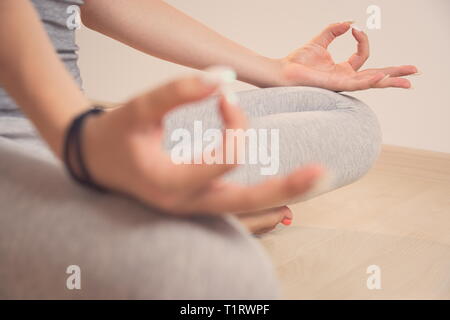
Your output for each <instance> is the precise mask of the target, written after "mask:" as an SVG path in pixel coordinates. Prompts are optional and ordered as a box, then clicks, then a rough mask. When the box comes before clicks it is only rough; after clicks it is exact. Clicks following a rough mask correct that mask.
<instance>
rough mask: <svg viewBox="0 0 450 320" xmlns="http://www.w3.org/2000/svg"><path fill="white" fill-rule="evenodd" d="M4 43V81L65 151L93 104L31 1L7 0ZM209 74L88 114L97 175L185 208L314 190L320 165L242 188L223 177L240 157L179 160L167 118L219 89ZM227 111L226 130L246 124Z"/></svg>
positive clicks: (231, 206)
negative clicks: (169, 144) (169, 143)
mask: <svg viewBox="0 0 450 320" xmlns="http://www.w3.org/2000/svg"><path fill="white" fill-rule="evenodd" d="M30 30H33V32H30ZM0 43H1V44H2V46H1V47H0V70H1V72H0V84H1V85H2V86H4V87H5V89H6V90H7V92H8V93H9V94H10V95H11V96H12V97H13V98H14V99H15V101H16V102H17V104H18V105H19V106H20V107H21V109H22V110H23V111H24V112H25V113H26V115H27V116H28V117H29V118H30V119H31V121H32V122H33V123H34V125H35V126H36V127H37V129H38V131H39V132H40V134H41V135H42V137H43V138H44V139H45V140H46V141H47V143H48V144H49V145H50V147H51V148H52V149H53V151H54V152H55V154H56V155H58V156H60V157H61V153H62V152H61V151H62V146H63V139H64V135H65V131H66V128H67V127H68V125H69V123H70V122H71V121H72V119H73V118H74V117H75V116H76V115H78V114H79V113H80V112H82V111H83V110H85V109H87V108H88V107H89V102H88V100H87V99H86V98H85V97H84V95H83V94H82V93H81V92H80V90H79V89H78V87H77V85H76V84H75V82H74V81H73V80H72V78H71V76H70V75H69V73H68V72H67V71H66V70H65V68H64V65H63V64H62V63H61V62H60V61H59V59H58V57H57V55H56V54H55V52H54V50H53V47H52V45H51V43H50V41H49V39H48V37H47V35H46V34H45V31H44V29H43V27H42V26H41V24H40V21H39V19H38V17H37V15H36V13H35V11H34V9H33V7H32V5H31V4H30V2H29V1H28V0H1V1H0ZM219 79H220V78H219ZM209 80H210V81H209V82H208V83H206V82H205V81H202V80H201V79H199V78H198V77H196V78H193V77H191V78H184V79H179V80H175V81H172V82H170V83H168V84H166V85H162V86H160V87H158V88H156V89H153V90H151V91H149V92H146V93H144V94H143V95H140V96H138V97H135V98H134V99H132V100H130V101H129V102H127V103H125V105H124V106H123V107H121V108H116V109H114V110H111V111H109V112H105V113H104V114H102V116H99V117H95V118H90V119H87V122H86V123H85V125H84V127H83V132H82V133H83V135H82V136H81V138H82V139H83V141H84V144H83V159H84V160H85V163H86V166H87V168H88V170H89V173H90V174H91V175H92V176H93V179H94V180H95V181H96V182H97V183H98V184H100V185H102V186H104V187H105V188H107V189H109V190H113V191H117V192H120V193H124V194H127V195H130V196H132V197H134V198H137V199H139V200H140V201H142V202H144V203H146V204H148V205H150V206H156V207H158V208H162V209H165V210H167V211H168V212H172V213H177V214H198V213H205V212H209V213H216V214H222V213H232V212H237V213H246V212H254V211H258V210H262V209H268V208H272V207H278V206H279V205H280V204H282V203H285V202H286V201H287V200H289V199H292V198H296V197H298V196H299V195H300V194H302V193H304V192H305V191H306V190H308V189H309V188H310V187H311V186H312V185H313V183H314V181H315V180H316V179H317V178H318V176H319V175H320V174H321V170H320V168H317V167H314V166H312V167H309V168H303V169H298V170H295V171H294V172H292V173H291V174H290V175H288V176H286V177H283V178H280V177H277V178H274V179H271V180H269V181H266V182H265V183H263V184H259V185H254V186H251V187H241V186H236V185H233V184H229V183H227V182H225V181H223V180H222V179H221V177H222V175H223V174H225V173H226V172H228V171H230V170H232V169H234V168H235V167H236V166H237V164H235V163H234V164H227V163H225V164H211V165H208V164H206V163H203V164H201V165H196V164H193V165H189V164H181V165H178V164H175V163H173V162H172V161H171V159H170V157H169V156H168V155H167V154H166V153H165V152H164V151H163V148H161V143H162V134H161V133H162V130H163V127H162V126H163V118H164V116H165V114H167V113H168V112H170V111H171V110H173V109H174V108H176V107H179V106H183V105H185V104H186V103H189V102H194V101H197V100H201V99H204V98H206V97H208V96H209V95H211V94H212V93H213V92H214V91H215V90H216V89H217V86H218V84H219V81H216V82H215V83H211V79H209ZM216 80H217V79H216ZM219 109H220V112H221V115H222V118H223V120H224V127H225V129H224V130H226V129H241V128H244V127H245V123H246V121H245V116H244V114H243V112H242V111H241V110H240V109H239V108H237V107H235V106H232V105H230V104H229V103H228V102H227V101H226V100H225V99H224V98H222V99H221V101H220V108H219ZM225 140H226V139H225ZM224 142H225V143H226V141H224ZM225 152H226V151H225ZM225 152H224V157H226V153H225ZM118 168H120V170H117V169H118ZM249 199H252V201H249Z"/></svg>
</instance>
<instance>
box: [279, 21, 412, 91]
mask: <svg viewBox="0 0 450 320" xmlns="http://www.w3.org/2000/svg"><path fill="white" fill-rule="evenodd" d="M350 27H351V22H342V23H335V24H331V25H329V26H328V27H327V28H325V30H323V31H322V32H321V33H320V34H319V35H318V36H316V37H315V38H314V39H312V40H311V41H310V42H309V43H307V44H306V45H304V46H303V47H301V48H299V49H297V50H295V51H294V52H292V53H291V54H290V55H288V56H287V57H285V58H283V59H281V60H280V63H281V67H282V70H283V72H282V74H283V75H282V78H283V79H282V83H283V84H284V85H302V86H312V87H320V88H324V89H329V90H333V91H355V90H364V89H369V88H387V87H398V88H410V87H411V83H410V82H409V80H407V79H404V78H401V77H402V76H407V75H411V74H414V73H417V68H416V67H415V66H411V65H405V66H398V67H387V68H377V69H366V70H362V71H358V70H359V69H360V68H361V66H362V65H363V64H364V63H365V62H366V60H367V59H368V57H369V40H368V37H367V34H365V33H364V32H363V31H360V30H357V29H356V28H352V35H353V37H354V38H355V40H356V41H357V42H358V47H357V51H356V53H354V54H353V55H352V56H351V57H350V58H349V59H348V60H347V61H344V62H341V63H335V62H334V61H333V58H332V57H331V55H330V53H329V52H328V50H327V48H328V46H329V45H330V43H331V42H332V41H333V40H334V39H335V38H336V37H338V36H340V35H342V34H344V33H346V32H347V31H348V30H349V29H350Z"/></svg>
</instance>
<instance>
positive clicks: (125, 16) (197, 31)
mask: <svg viewBox="0 0 450 320" xmlns="http://www.w3.org/2000/svg"><path fill="white" fill-rule="evenodd" d="M81 18H82V20H83V23H84V24H85V25H86V26H87V27H88V28H90V29H93V30H95V31H98V32H100V33H103V34H105V35H107V36H109V37H111V38H113V39H116V40H118V41H120V42H123V43H125V44H127V45H129V46H131V47H133V48H135V49H137V50H140V51H142V52H145V53H147V54H150V55H152V56H155V57H158V58H161V59H164V60H167V61H171V62H174V63H177V64H181V65H185V66H188V67H192V68H196V69H204V68H206V67H209V66H212V65H227V66H230V67H232V68H233V69H235V70H236V71H237V73H238V78H239V80H242V81H245V82H248V83H251V84H254V85H256V86H260V87H265V86H270V85H273V83H274V80H275V76H274V75H275V74H276V73H277V72H279V70H280V68H279V67H280V62H279V61H278V60H276V59H270V58H267V57H264V56H262V55H260V54H258V53H256V52H253V51H251V50H250V49H247V48H245V47H243V46H241V45H239V44H238V43H236V42H234V41H231V40H230V39H227V38H225V37H224V36H222V35H220V34H218V33H217V32H215V31H213V30H211V29H209V28H208V27H207V26H205V25H203V24H201V23H200V22H198V21H196V20H194V19H192V18H191V17H189V16H187V15H186V14H184V13H182V12H180V11H179V10H177V9H175V8H173V7H172V6H170V5H168V4H167V3H165V2H164V1H160V0H133V1H127V0H87V1H86V2H85V4H84V5H83V6H82V7H81ZM279 76H280V78H281V74H280V75H279ZM280 84H281V83H280Z"/></svg>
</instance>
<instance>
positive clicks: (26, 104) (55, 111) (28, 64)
mask: <svg viewBox="0 0 450 320" xmlns="http://www.w3.org/2000/svg"><path fill="white" fill-rule="evenodd" d="M0 43H1V49H0V70H1V72H0V84H1V85H2V86H3V87H4V88H5V89H6V91H7V92H8V94H9V95H11V96H12V97H13V98H14V100H15V101H16V102H17V104H18V105H19V106H20V107H21V109H22V110H23V112H24V113H25V114H26V115H27V116H28V118H29V119H30V120H31V121H32V122H33V124H34V125H35V126H36V128H37V129H38V131H39V133H40V134H41V136H42V137H43V138H44V139H45V141H47V143H48V144H49V146H50V147H51V149H52V150H53V151H54V152H55V154H56V155H58V156H60V155H61V147H62V139H63V136H64V130H65V128H66V127H67V126H68V123H69V121H70V120H71V119H72V118H73V117H74V116H75V115H76V114H78V113H80V112H81V111H82V110H84V109H86V108H87V107H88V100H87V99H86V98H85V97H84V95H83V94H82V92H81V91H80V90H79V89H78V86H77V84H76V83H75V82H74V81H73V79H72V77H71V76H70V74H68V72H67V71H66V69H65V67H64V65H63V64H62V63H61V62H60V60H59V58H58V56H57V55H56V53H55V50H54V49H53V47H52V44H51V43H50V40H49V39H48V37H47V34H46V33H45V30H44V28H43V27H42V25H41V23H40V20H39V18H38V16H37V14H36V12H35V10H34V8H33V6H32V5H31V3H30V2H29V1H27V0H2V1H0Z"/></svg>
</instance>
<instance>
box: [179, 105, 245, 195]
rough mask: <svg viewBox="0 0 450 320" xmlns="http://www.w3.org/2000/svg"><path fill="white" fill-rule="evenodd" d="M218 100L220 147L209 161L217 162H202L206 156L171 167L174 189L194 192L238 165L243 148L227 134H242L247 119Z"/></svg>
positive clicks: (236, 108)
mask: <svg viewBox="0 0 450 320" xmlns="http://www.w3.org/2000/svg"><path fill="white" fill-rule="evenodd" d="M219 101H220V102H219V110H220V113H221V116H222V119H223V122H224V129H223V131H222V144H221V145H219V146H217V148H215V151H216V152H215V153H214V154H213V159H210V160H217V161H213V162H211V161H208V162H207V161H204V160H205V158H204V157H205V156H206V155H205V154H202V155H200V156H201V159H198V161H197V162H195V163H194V164H178V165H174V167H173V171H172V174H173V179H172V180H173V184H174V186H175V187H178V188H186V186H189V188H190V189H191V190H192V191H195V190H198V189H199V188H202V187H204V186H205V185H207V184H209V183H211V181H212V180H213V179H215V178H218V177H220V176H221V175H223V174H225V173H226V172H228V171H230V170H232V169H233V168H235V167H236V166H237V165H238V162H237V161H236V160H237V158H238V157H239V153H240V152H243V148H244V146H243V145H242V144H241V143H239V142H242V141H238V143H236V142H235V141H232V139H233V136H232V135H231V134H229V132H230V131H231V132H242V133H243V132H244V130H245V129H246V127H247V119H246V117H245V115H244V113H243V112H242V110H241V109H240V108H239V107H237V106H235V105H232V104H231V103H229V102H228V101H227V100H226V99H225V98H224V97H221V98H220V100H219ZM244 142H245V140H244ZM228 153H232V155H229V154H228Z"/></svg>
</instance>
